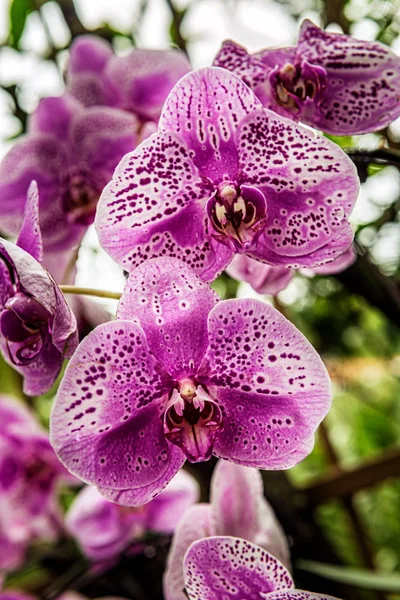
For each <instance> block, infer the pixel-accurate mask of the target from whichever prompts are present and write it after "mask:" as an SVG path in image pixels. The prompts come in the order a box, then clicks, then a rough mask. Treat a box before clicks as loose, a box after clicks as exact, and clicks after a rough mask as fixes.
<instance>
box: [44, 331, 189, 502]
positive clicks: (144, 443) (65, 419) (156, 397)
mask: <svg viewBox="0 0 400 600" xmlns="http://www.w3.org/2000/svg"><path fill="white" fill-rule="evenodd" d="M167 383H168V381H167V376H166V375H164V374H163V372H162V370H161V369H160V367H159V365H158V363H157V361H156V359H155V358H154V356H153V355H152V354H151V352H150V350H149V348H148V345H147V342H146V338H145V335H144V333H143V330H142V329H141V327H139V326H138V325H137V324H135V323H132V322H131V321H116V322H110V323H105V324H103V325H100V326H99V327H97V328H96V329H95V330H94V331H93V332H91V333H90V334H89V335H88V336H87V337H86V338H85V339H84V340H83V342H82V343H81V345H80V346H79V347H78V349H77V351H76V352H75V354H74V356H73V357H72V359H71V361H70V363H69V365H68V367H67V370H66V372H65V375H64V378H63V381H62V383H61V385H60V388H59V391H58V394H57V398H56V401H55V404H54V406H53V410H52V414H51V442H52V445H53V447H54V449H55V451H56V453H57V455H58V457H59V459H60V460H61V462H63V464H65V466H66V467H67V468H68V469H69V471H71V472H72V473H74V474H75V475H77V476H78V477H79V478H80V479H82V480H83V481H86V482H87V483H91V484H93V485H96V486H97V487H98V488H99V489H100V491H101V492H102V493H103V492H105V495H106V497H110V495H111V496H112V499H113V500H114V501H116V502H118V501H119V499H120V497H122V496H124V497H126V496H127V494H128V495H129V498H130V502H129V503H130V504H131V505H135V504H137V505H138V504H142V503H145V502H148V501H149V500H150V499H151V497H154V496H155V495H156V494H157V493H159V492H160V491H161V490H162V489H163V488H164V487H165V486H166V485H167V483H168V481H170V480H171V479H172V477H173V475H174V474H175V473H176V472H177V471H178V470H179V468H180V467H181V466H182V464H183V463H184V460H185V457H184V455H183V453H182V452H181V450H180V449H178V448H177V447H176V446H171V445H170V444H169V443H168V442H167V440H166V439H165V437H164V432H163V424H162V419H161V416H162V414H163V412H164V408H165V406H164V405H165V401H166V394H167V390H168V387H167ZM146 488H147V490H148V493H147V494H144V492H143V490H146ZM136 492H137V493H136Z"/></svg>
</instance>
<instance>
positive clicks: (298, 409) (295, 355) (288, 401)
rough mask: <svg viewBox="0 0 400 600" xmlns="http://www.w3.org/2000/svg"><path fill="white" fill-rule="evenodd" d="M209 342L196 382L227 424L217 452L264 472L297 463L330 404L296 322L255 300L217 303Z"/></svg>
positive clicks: (322, 373)
mask: <svg viewBox="0 0 400 600" xmlns="http://www.w3.org/2000/svg"><path fill="white" fill-rule="evenodd" d="M209 337H210V345H209V348H208V351H207V354H206V356H205V358H204V360H203V364H202V367H201V369H200V372H199V380H200V382H201V383H202V384H203V385H205V387H206V388H207V390H208V393H209V394H210V396H211V397H212V398H214V399H215V400H216V402H218V404H219V406H220V408H221V410H222V414H223V422H224V424H225V427H224V429H223V430H222V431H221V432H219V435H218V437H217V438H216V441H215V446H214V454H215V455H217V456H219V457H220V458H225V459H227V460H232V461H233V462H237V463H239V464H242V465H246V466H253V467H258V468H264V469H268V468H273V469H278V468H287V467H288V463H289V465H290V466H293V464H296V456H297V454H296V453H297V452H298V451H299V449H300V448H301V447H302V446H303V445H304V444H305V443H306V442H307V441H308V440H309V439H310V438H311V437H312V435H313V433H314V432H315V430H316V428H317V427H318V425H319V423H320V422H321V420H322V419H323V418H324V416H325V415H326V413H327V412H328V410H329V406H330V401H331V391H330V383H329V378H328V375H327V372H326V369H325V367H324V365H323V363H322V361H321V359H320V357H319V355H318V354H317V352H316V351H315V350H314V348H313V347H312V346H311V344H310V343H309V342H308V341H307V340H306V338H305V337H304V336H303V335H302V334H301V333H300V332H299V331H298V330H297V329H296V328H295V327H294V325H292V324H291V323H290V322H289V321H287V320H286V319H285V318H284V317H283V316H282V315H281V314H280V313H279V312H278V311H276V310H275V309H273V308H272V307H271V306H269V305H267V304H264V303H263V302H260V301H258V300H225V301H223V302H220V303H218V304H217V305H216V306H215V307H214V308H213V309H212V311H211V312H210V315H209ZM307 447H308V448H309V446H307ZM309 449H310V448H309ZM291 457H293V462H292V459H291ZM302 457H304V456H302ZM297 462H299V460H298V461H297ZM280 465H281V466H280Z"/></svg>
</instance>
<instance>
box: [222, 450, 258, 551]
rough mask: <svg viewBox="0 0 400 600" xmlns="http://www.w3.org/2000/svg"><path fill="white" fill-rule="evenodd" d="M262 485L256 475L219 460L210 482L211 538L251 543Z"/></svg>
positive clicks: (254, 472) (251, 470)
mask: <svg viewBox="0 0 400 600" xmlns="http://www.w3.org/2000/svg"><path fill="white" fill-rule="evenodd" d="M262 496H263V484H262V479H261V475H260V473H259V471H257V469H250V468H248V467H242V466H240V465H235V464H234V463H230V462H227V461H224V460H220V461H218V463H217V466H216V467H215V469H214V473H213V476H212V481H211V492H210V501H211V505H212V517H213V521H212V522H213V532H214V535H231V536H233V537H239V538H243V539H246V540H252V539H254V537H255V535H256V533H257V530H258V527H259V522H258V520H259V508H260V504H261V499H262Z"/></svg>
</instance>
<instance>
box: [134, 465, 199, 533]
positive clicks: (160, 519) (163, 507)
mask: <svg viewBox="0 0 400 600" xmlns="http://www.w3.org/2000/svg"><path fill="white" fill-rule="evenodd" d="M199 496H200V487H199V484H198V483H197V481H196V479H195V478H194V477H193V476H192V475H190V473H187V472H186V471H179V473H177V474H176V475H175V477H174V478H173V479H172V481H170V483H169V484H168V485H167V487H166V488H165V490H164V491H163V492H162V493H161V494H160V495H159V496H157V497H156V498H154V500H152V501H151V502H150V503H149V504H148V505H147V518H146V526H147V528H148V529H150V530H152V531H159V532H161V533H165V534H172V533H173V532H174V530H175V528H176V526H177V524H178V523H179V521H180V519H181V518H182V515H184V514H185V512H186V511H187V510H188V509H189V507H190V506H191V505H192V504H194V503H195V502H197V501H198V499H199Z"/></svg>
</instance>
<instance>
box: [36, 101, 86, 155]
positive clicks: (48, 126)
mask: <svg viewBox="0 0 400 600" xmlns="http://www.w3.org/2000/svg"><path fill="white" fill-rule="evenodd" d="M82 110H83V106H82V105H81V104H80V103H79V102H78V101H77V100H75V98H73V97H72V96H68V95H65V96H60V97H49V98H43V99H42V100H41V101H40V102H39V106H38V107H37V109H36V110H35V112H34V113H33V114H32V115H31V117H30V118H29V123H28V130H29V133H30V134H48V135H53V136H55V137H56V138H57V141H58V143H60V142H66V141H67V139H68V132H69V126H70V124H71V120H72V118H73V117H74V116H75V115H77V114H79V113H80V112H82Z"/></svg>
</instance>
